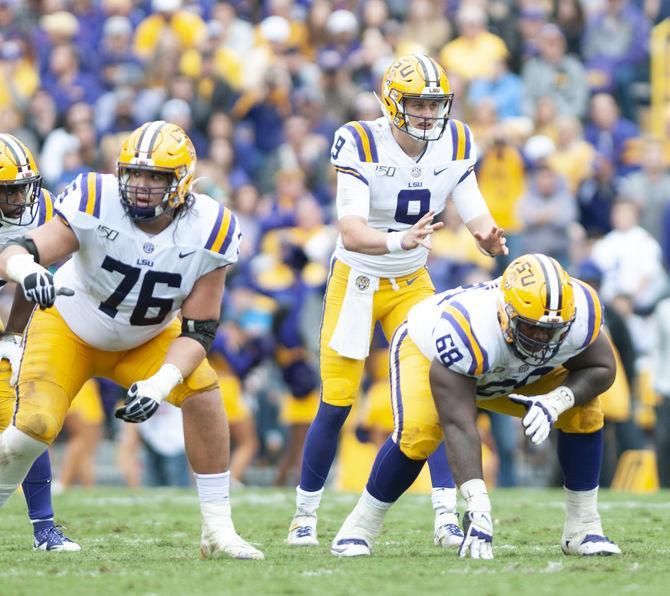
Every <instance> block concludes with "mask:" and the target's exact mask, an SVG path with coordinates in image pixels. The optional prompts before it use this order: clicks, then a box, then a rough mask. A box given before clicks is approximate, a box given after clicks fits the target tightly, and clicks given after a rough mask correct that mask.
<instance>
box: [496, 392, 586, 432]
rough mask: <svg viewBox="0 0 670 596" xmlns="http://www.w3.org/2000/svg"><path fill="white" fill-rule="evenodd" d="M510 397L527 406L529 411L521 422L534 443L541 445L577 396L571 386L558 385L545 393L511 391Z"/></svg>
mask: <svg viewBox="0 0 670 596" xmlns="http://www.w3.org/2000/svg"><path fill="white" fill-rule="evenodd" d="M508 397H509V399H510V400H511V401H513V402H515V403H517V404H521V405H522V406H526V408H527V409H528V412H527V413H526V415H525V416H524V417H523V420H522V421H521V423H522V424H523V426H524V428H525V429H526V431H525V432H526V436H527V437H530V440H531V442H532V443H533V444H534V445H539V444H540V443H542V442H543V441H544V440H545V439H546V438H547V437H548V436H549V432H550V431H551V427H552V425H553V424H554V422H556V420H558V417H559V416H560V415H561V414H562V413H563V412H565V411H566V410H568V409H569V408H571V407H572V406H573V405H574V404H575V396H574V394H573V393H572V390H571V389H570V388H569V387H565V386H561V387H557V388H556V389H554V390H553V391H550V392H549V393H546V394H544V395H532V396H525V395H517V394H516V393H510V394H509V396H508Z"/></svg>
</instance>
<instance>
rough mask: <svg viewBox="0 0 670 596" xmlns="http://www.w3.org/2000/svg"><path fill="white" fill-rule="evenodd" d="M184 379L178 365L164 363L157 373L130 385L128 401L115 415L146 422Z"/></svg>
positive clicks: (126, 420)
mask: <svg viewBox="0 0 670 596" xmlns="http://www.w3.org/2000/svg"><path fill="white" fill-rule="evenodd" d="M183 381H184V379H183V378H182V375H181V372H180V371H179V369H178V368H177V367H176V366H174V365H173V364H164V365H163V366H161V368H160V369H159V371H158V372H157V373H156V374H155V375H153V376H151V377H149V378H148V379H145V380H144V381H137V382H135V383H133V384H132V385H131V386H130V389H128V395H127V396H126V401H125V402H124V403H123V406H121V407H120V408H117V409H116V411H115V412H114V416H116V418H120V419H121V420H124V421H125V422H133V423H137V422H144V421H145V420H147V419H148V418H151V417H152V416H153V415H154V414H155V413H156V410H158V406H159V405H160V403H161V402H162V401H163V400H164V399H165V398H166V397H167V396H168V395H170V392H171V391H172V390H173V389H174V388H175V387H176V386H177V385H179V384H180V383H182V382H183Z"/></svg>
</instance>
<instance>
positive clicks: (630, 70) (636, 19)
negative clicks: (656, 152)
mask: <svg viewBox="0 0 670 596" xmlns="http://www.w3.org/2000/svg"><path fill="white" fill-rule="evenodd" d="M648 55H649V20H648V19H647V17H646V16H645V15H644V14H643V13H642V11H641V10H640V9H639V8H637V7H636V6H635V5H634V4H633V3H632V2H629V0H607V1H606V2H605V6H604V7H603V9H602V11H600V12H597V13H596V14H594V15H593V16H592V17H591V18H590V19H588V21H587V23H586V28H585V30H584V38H583V41H582V56H583V57H584V60H585V62H586V68H587V71H588V73H589V79H590V82H591V89H592V91H594V92H601V91H606V92H608V93H614V95H615V96H616V98H617V100H618V103H619V105H620V106H621V111H622V113H623V115H624V116H625V117H626V118H630V119H634V118H635V98H634V97H633V96H632V94H631V83H633V82H634V81H638V80H644V79H646V78H647V76H648V65H647V60H648Z"/></svg>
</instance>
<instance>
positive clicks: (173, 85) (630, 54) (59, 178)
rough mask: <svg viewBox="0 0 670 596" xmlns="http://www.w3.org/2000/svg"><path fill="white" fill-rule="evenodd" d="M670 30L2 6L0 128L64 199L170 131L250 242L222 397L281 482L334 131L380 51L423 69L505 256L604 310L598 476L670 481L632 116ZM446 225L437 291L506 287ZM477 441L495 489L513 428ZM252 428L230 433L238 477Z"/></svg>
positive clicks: (662, 0)
mask: <svg viewBox="0 0 670 596" xmlns="http://www.w3.org/2000/svg"><path fill="white" fill-rule="evenodd" d="M668 17H670V1H668V0H637V1H634V0H553V1H549V0H548V1H542V0H469V1H468V2H459V1H458V0H412V1H411V2H406V1H404V0H386V1H384V0H368V1H358V2H357V1H353V0H350V1H341V0H266V1H262V2H261V1H259V2H255V1H251V0H232V1H230V2H216V1H215V0H0V131H2V132H7V133H11V134H13V135H15V136H17V137H18V138H20V139H21V140H22V141H23V142H24V143H25V144H26V145H28V147H29V148H30V149H32V151H33V152H34V154H35V156H36V158H37V162H38V164H39V166H40V171H41V173H42V175H43V178H44V185H45V186H46V187H47V188H49V189H51V190H52V191H53V192H55V193H57V192H59V191H61V190H62V189H63V188H64V187H65V186H66V185H67V184H68V183H69V182H70V181H71V180H72V179H74V178H75V177H76V176H77V175H78V174H80V173H82V172H87V171H101V172H114V171H115V160H116V158H117V155H118V153H119V148H120V146H121V142H122V140H123V139H124V137H125V136H126V135H127V134H128V133H129V132H130V131H132V130H133V129H135V128H136V127H138V126H140V125H141V124H142V123H143V122H146V121H149V120H155V119H164V120H168V121H171V122H174V123H176V124H179V125H180V126H181V127H182V128H183V129H184V130H186V132H187V133H188V135H189V136H190V137H191V139H192V140H193V143H194V145H195V148H196V150H197V155H198V165H197V172H196V176H197V177H198V182H197V184H196V190H198V191H200V192H204V193H207V194H209V195H211V196H212V197H214V198H215V199H217V200H219V201H221V202H223V203H225V204H226V205H227V206H229V207H231V208H232V209H233V210H234V211H235V213H236V214H237V216H238V218H239V220H240V222H241V225H242V229H243V232H244V240H243V246H242V251H241V254H240V264H239V265H238V266H237V268H236V269H235V271H234V272H233V274H232V275H231V276H230V287H229V290H228V293H227V298H226V303H225V305H224V309H223V317H224V320H223V322H222V326H221V330H220V334H219V336H218V337H217V342H216V344H215V351H216V355H215V358H217V357H219V358H220V360H221V363H220V370H221V374H222V378H227V379H228V381H227V382H231V383H232V382H236V383H238V385H239V387H237V388H234V390H230V389H229V392H230V391H232V392H233V393H235V391H237V392H238V393H240V394H245V395H251V396H253V399H252V400H251V401H252V404H253V407H252V408H251V410H249V412H247V414H244V412H242V414H241V416H242V418H244V416H243V414H244V415H246V416H247V418H246V419H248V417H249V416H251V417H252V418H253V419H254V421H255V425H256V427H257V428H258V431H257V432H258V436H259V437H260V442H261V447H262V452H261V456H260V457H261V459H262V458H263V457H265V458H266V459H268V460H272V457H273V456H272V453H273V452H282V451H283V452H284V455H285V457H284V459H281V458H280V461H279V462H276V461H275V462H274V463H278V465H279V469H280V478H279V482H280V483H281V482H284V481H285V480H286V475H287V474H288V469H289V466H293V467H295V465H296V462H297V459H296V458H299V453H300V443H301V441H302V439H303V437H304V431H305V430H306V428H307V425H308V424H309V420H310V416H311V415H312V414H313V412H314V407H315V404H318V366H316V350H317V346H318V337H317V334H316V332H315V330H316V329H318V326H319V319H320V313H321V303H322V297H323V290H324V284H325V280H326V274H327V266H328V261H329V258H330V254H331V252H332V249H333V246H334V240H335V237H336V235H337V232H336V227H335V224H336V221H335V210H334V190H335V172H334V169H333V168H332V167H331V165H330V148H331V144H332V140H333V133H334V132H335V130H336V129H337V128H338V127H339V126H341V125H342V124H344V123H345V122H347V121H349V120H372V119H376V118H378V117H379V116H381V110H380V105H379V103H378V101H377V99H376V97H375V96H374V94H373V91H376V90H377V87H378V85H379V81H380V78H381V75H382V73H383V72H384V70H385V69H386V67H387V66H388V65H389V64H390V63H391V62H392V60H393V59H394V57H396V56H399V55H403V54H408V53H425V54H428V55H430V56H433V57H434V58H435V59H437V60H438V61H439V62H440V63H441V64H442V65H443V66H444V68H445V69H446V72H447V74H448V76H449V80H450V83H451V86H452V88H453V91H454V94H455V101H454V105H453V110H452V115H453V116H454V117H456V118H458V119H460V120H463V121H465V122H467V123H468V124H469V125H470V127H471V130H472V132H473V135H474V139H475V142H476V145H477V151H478V155H479V162H478V166H477V168H478V169H477V177H478V181H479V186H480V188H481V190H482V193H483V194H484V197H485V198H486V200H487V202H488V205H489V208H490V210H491V212H492V214H493V216H494V217H495V219H496V221H497V222H498V224H499V225H500V226H502V227H503V228H504V229H505V231H506V235H507V238H508V246H509V248H510V255H509V257H510V260H511V259H512V258H514V257H515V256H518V255H520V254H523V253H526V252H542V253H546V254H548V255H551V256H553V257H555V258H556V259H558V260H559V261H560V262H561V263H562V264H563V265H564V266H565V267H566V268H567V269H568V270H569V271H570V272H571V273H572V274H574V275H577V276H578V277H581V278H582V279H584V280H585V281H588V282H589V283H593V284H595V285H596V286H597V288H598V290H599V292H600V294H601V297H602V299H603V301H604V303H605V305H606V310H607V324H608V326H609V328H610V333H611V335H612V338H613V341H614V343H615V344H616V347H617V348H618V352H619V355H620V356H621V362H622V370H623V371H625V380H626V383H627V390H626V391H624V392H623V394H625V395H624V397H621V398H620V401H619V402H617V403H619V406H620V407H618V408H615V407H613V408H612V411H611V412H610V417H609V432H610V434H611V439H612V440H611V441H610V445H611V446H612V450H613V452H612V453H611V454H610V462H611V465H610V466H609V471H607V470H608V467H607V466H606V467H605V470H606V473H608V474H610V479H611V475H612V473H613V468H614V466H615V464H616V460H617V456H618V454H619V453H620V452H621V451H623V450H625V449H647V448H652V449H653V448H655V449H656V455H657V459H658V462H659V468H658V469H659V472H660V479H661V483H662V484H664V485H670V381H669V380H667V379H666V378H665V377H664V375H663V374H662V371H665V370H667V368H668V365H670V315H664V312H665V311H669V312H670V299H668V297H670V282H669V280H668V273H667V272H668V266H669V265H670V173H669V171H668V156H669V155H670V152H669V151H668V147H669V143H668V139H667V138H666V136H667V135H665V133H662V132H661V131H654V130H652V128H651V119H650V117H649V113H650V107H649V103H650V97H651V89H652V85H653V84H657V83H656V82H654V81H652V79H651V75H650V67H649V63H650V52H651V51H652V47H651V46H652V44H651V43H650V39H651V32H652V31H653V29H654V27H655V26H657V25H659V24H660V23H663V21H664V20H665V19H666V18H668ZM442 217H443V218H444V221H445V223H446V225H445V228H444V229H443V230H440V231H439V232H438V233H436V234H435V235H434V238H433V243H432V244H433V249H432V252H431V257H430V262H429V267H430V270H431V275H432V277H433V280H434V281H435V284H436V286H437V288H438V290H441V289H445V288H446V287H451V286H455V285H459V284H461V283H467V282H470V281H479V280H481V279H486V278H490V277H492V276H495V275H497V274H498V273H499V272H500V271H502V269H503V268H504V266H505V264H506V263H505V262H504V261H503V260H501V259H499V260H498V261H497V262H496V261H493V260H491V259H488V258H487V257H483V256H482V255H481V254H480V253H479V252H478V251H477V249H476V247H475V245H474V243H473V242H472V240H471V238H470V237H469V234H468V232H467V230H465V228H464V227H463V226H462V224H461V222H460V220H459V219H458V216H457V214H455V213H454V212H452V210H451V209H447V210H446V212H445V213H444V214H443V215H442ZM380 349H383V345H381V344H380ZM268 363H270V364H268ZM382 368H383V367H382ZM375 374H376V373H375V371H374V370H371V372H370V382H369V383H368V385H370V384H372V383H373V382H374V381H375V380H378V379H376V377H375ZM380 374H381V375H382V376H383V373H380ZM226 375H228V376H227V377H226ZM666 376H667V375H666ZM231 379H232V380H231ZM274 386H280V387H283V388H284V389H285V391H284V393H285V394H286V396H289V397H286V396H285V395H283V394H282V395H279V394H278V395H275V394H274V393H273V392H272V391H271V390H270V391H268V389H267V388H268V387H274ZM279 393H281V392H279ZM287 400H288V402H287ZM290 400H293V402H291V401H290ZM621 400H623V401H621ZM287 403H288V405H287ZM621 403H623V404H624V405H621ZM306 404H309V405H306ZM231 407H232V408H233V409H234V406H229V408H231ZM280 412H281V414H280ZM231 421H233V418H231ZM361 421H362V424H363V426H365V417H364V416H362V417H361ZM491 426H492V428H493V429H494V430H495V431H496V432H495V434H498V435H500V436H496V437H495V438H496V441H495V442H496V443H497V445H498V452H499V453H498V455H499V459H500V468H501V469H500V470H499V473H498V479H499V483H500V484H502V485H510V484H514V483H515V482H516V481H517V479H516V471H515V469H514V466H513V465H509V466H508V465H507V463H508V462H510V461H513V459H514V457H515V453H516V452H518V451H519V446H518V444H519V441H518V440H517V438H515V437H516V435H515V434H514V433H515V432H516V428H512V429H511V430H507V431H506V430H505V429H503V430H500V428H499V427H498V426H497V425H496V424H492V425H491ZM287 428H288V429H289V430H287ZM245 433H246V434H245ZM255 433H256V431H255V430H254V428H253V425H252V426H251V427H249V426H248V425H247V426H246V427H245V430H244V432H240V439H239V443H240V444H242V445H246V449H247V451H246V452H245V455H244V458H243V459H244V461H243V462H242V463H240V467H241V470H242V471H240V472H239V474H238V476H239V477H243V469H244V467H245V466H246V465H247V464H248V463H249V462H250V461H251V460H252V459H253V457H254V454H255V451H256V449H257V448H258V445H257V443H256V442H254V441H251V443H248V441H247V439H245V438H244V437H245V436H248V435H249V434H251V435H255ZM510 437H511V439H510ZM145 439H146V438H145ZM233 439H234V440H235V436H233ZM146 440H147V441H148V442H150V437H149V438H148V439H146ZM254 440H255V438H254ZM245 441H247V443H245ZM278 445H279V447H278ZM282 446H283V447H282ZM294 451H295V454H293V452H294ZM286 454H288V455H286ZM282 466H283V467H282ZM284 468H286V469H284ZM282 474H283V476H282ZM606 483H607V479H605V482H603V484H606Z"/></svg>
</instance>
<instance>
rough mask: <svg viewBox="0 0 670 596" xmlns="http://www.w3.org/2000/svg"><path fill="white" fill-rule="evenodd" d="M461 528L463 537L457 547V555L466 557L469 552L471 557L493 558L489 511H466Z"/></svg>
mask: <svg viewBox="0 0 670 596" xmlns="http://www.w3.org/2000/svg"><path fill="white" fill-rule="evenodd" d="M463 530H465V537H464V538H463V542H461V546H460V547H459V549H458V556H459V557H466V556H467V555H468V552H469V553H470V557H472V558H473V559H492V558H493V522H492V521H491V513H490V512H486V511H466V512H465V515H464V516H463Z"/></svg>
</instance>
